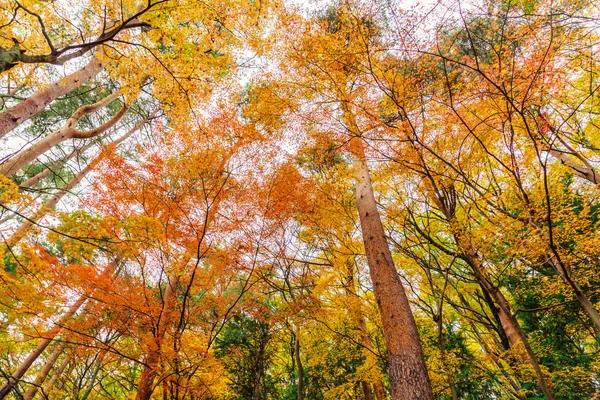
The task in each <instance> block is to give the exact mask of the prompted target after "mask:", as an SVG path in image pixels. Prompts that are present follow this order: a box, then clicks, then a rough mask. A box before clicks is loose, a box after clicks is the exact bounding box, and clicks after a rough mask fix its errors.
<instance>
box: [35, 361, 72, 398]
mask: <svg viewBox="0 0 600 400" xmlns="http://www.w3.org/2000/svg"><path fill="white" fill-rule="evenodd" d="M72 358H73V355H72V353H71V354H69V355H67V356H66V357H65V358H64V360H63V361H62V362H61V363H60V365H59V366H58V368H57V369H56V371H54V374H52V378H50V380H49V381H48V383H46V385H44V386H43V387H42V395H41V398H42V399H49V398H50V396H49V395H48V394H49V392H50V390H52V388H53V387H54V385H55V384H56V381H58V378H60V376H61V375H62V373H63V372H64V370H65V368H67V365H69V362H70V361H71V359H72Z"/></svg>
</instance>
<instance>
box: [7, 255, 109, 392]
mask: <svg viewBox="0 0 600 400" xmlns="http://www.w3.org/2000/svg"><path fill="white" fill-rule="evenodd" d="M116 264H117V262H113V263H111V264H110V265H108V266H107V267H106V268H105V269H104V271H102V274H101V275H102V276H106V275H109V274H112V273H114V270H115V269H116V266H117V265H116ZM87 299H88V296H87V295H85V294H82V295H81V296H79V298H78V299H77V300H76V301H75V303H73V304H72V305H71V307H69V309H68V310H67V312H66V313H65V314H63V316H62V317H61V318H60V320H59V321H58V322H57V323H56V326H55V327H54V328H52V329H50V330H49V331H47V332H45V333H43V334H42V335H41V336H42V341H41V342H40V343H38V345H37V346H36V348H35V349H34V350H33V351H32V352H31V353H29V355H28V356H27V357H26V358H25V360H24V361H23V362H22V363H21V365H19V367H18V368H17V369H16V370H15V372H13V374H12V375H11V376H10V377H8V379H7V382H6V383H5V384H4V385H3V386H2V387H0V399H4V398H5V397H6V396H7V395H8V394H9V393H10V392H11V391H12V389H13V388H14V387H15V385H16V384H17V383H18V382H19V381H20V380H21V378H22V377H23V375H25V373H26V372H27V371H28V370H29V368H30V367H31V365H33V363H34V362H35V361H36V360H37V359H38V357H39V356H40V355H41V354H42V353H43V352H44V350H46V348H47V347H48V346H49V345H50V344H51V343H52V342H53V341H54V339H55V338H56V337H57V336H58V335H59V334H61V333H62V332H63V330H64V326H65V325H66V324H67V322H68V321H69V320H70V319H71V317H73V315H75V313H76V312H77V311H78V310H79V308H80V307H81V305H82V304H83V303H85V301H86V300H87Z"/></svg>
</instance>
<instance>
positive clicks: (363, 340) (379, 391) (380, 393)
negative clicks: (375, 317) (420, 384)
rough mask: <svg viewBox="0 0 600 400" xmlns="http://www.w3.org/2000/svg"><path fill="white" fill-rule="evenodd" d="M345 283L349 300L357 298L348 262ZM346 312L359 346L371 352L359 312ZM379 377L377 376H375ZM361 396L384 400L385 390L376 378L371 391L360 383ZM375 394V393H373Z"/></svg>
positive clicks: (366, 383)
mask: <svg viewBox="0 0 600 400" xmlns="http://www.w3.org/2000/svg"><path fill="white" fill-rule="evenodd" d="M347 273H348V276H347V282H346V286H345V289H346V293H347V294H348V296H350V297H351V298H355V297H358V294H357V292H356V287H355V280H354V264H353V263H352V262H349V263H348V265H347ZM348 312H349V313H350V315H351V318H352V319H353V323H354V325H355V326H356V327H357V328H358V330H359V332H360V344H361V346H362V347H363V348H365V349H367V351H370V352H373V341H372V340H371V336H369V331H368V330H367V323H366V322H365V318H364V316H363V314H362V312H361V311H360V310H358V312H357V311H356V310H353V309H348ZM377 375H379V374H377ZM360 384H361V387H362V391H363V394H364V396H365V400H372V399H373V394H375V399H377V400H385V390H384V389H383V384H382V383H381V379H379V378H376V379H375V381H374V382H373V389H374V390H372V389H371V384H370V383H369V382H368V381H361V382H360ZM373 392H375V393H373Z"/></svg>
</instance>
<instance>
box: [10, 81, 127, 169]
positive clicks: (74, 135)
mask: <svg viewBox="0 0 600 400" xmlns="http://www.w3.org/2000/svg"><path fill="white" fill-rule="evenodd" d="M118 96H119V95H118V94H117V93H115V94H111V95H110V96H107V97H105V98H104V99H102V100H100V101H98V102H96V103H94V104H90V105H85V106H83V107H80V108H79V109H77V110H76V111H75V112H74V113H73V115H72V116H71V118H69V119H68V120H67V122H66V124H65V125H64V126H63V127H62V128H60V129H59V130H57V131H54V132H52V133H51V134H49V135H48V136H46V137H45V138H43V139H40V140H38V141H37V142H36V143H34V144H33V145H31V146H29V147H28V148H27V149H25V150H23V151H20V152H18V153H17V154H15V155H14V156H12V157H11V158H9V159H8V160H6V161H5V162H3V163H2V164H0V174H3V175H6V176H11V175H13V174H15V173H16V172H18V171H19V170H20V169H21V168H23V167H24V166H25V165H27V164H29V163H30V162H32V161H33V160H35V159H36V158H37V157H39V156H41V155H42V154H44V153H45V152H46V151H48V150H50V149H51V148H52V147H54V146H56V145H57V144H59V143H62V142H64V141H65V140H68V139H89V138H93V137H96V136H98V135H100V134H102V133H104V132H106V131H107V130H108V129H110V128H112V127H113V126H114V125H115V124H116V123H117V122H118V121H119V120H120V119H121V117H122V116H123V115H124V114H125V112H126V111H127V106H126V105H123V107H121V109H120V110H119V111H118V112H117V113H116V114H115V115H114V116H113V117H112V118H111V119H110V120H108V121H107V122H105V123H104V124H102V125H100V126H99V127H97V128H95V129H91V130H89V131H86V132H82V131H80V130H78V129H77V128H76V126H77V122H79V120H80V119H81V118H82V117H83V116H85V115H87V114H89V113H91V112H94V111H96V110H99V109H100V108H102V107H104V106H106V105H108V103H110V102H111V101H113V100H115V99H116V98H117V97H118Z"/></svg>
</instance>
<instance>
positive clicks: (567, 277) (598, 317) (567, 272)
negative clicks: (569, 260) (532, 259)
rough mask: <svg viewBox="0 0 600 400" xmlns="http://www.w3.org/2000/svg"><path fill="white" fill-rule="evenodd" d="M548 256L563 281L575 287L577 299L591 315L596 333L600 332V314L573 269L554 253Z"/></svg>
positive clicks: (572, 287)
mask: <svg viewBox="0 0 600 400" xmlns="http://www.w3.org/2000/svg"><path fill="white" fill-rule="evenodd" d="M547 257H548V259H549V263H550V265H551V266H552V268H554V270H555V271H556V272H558V275H559V276H560V277H561V278H562V279H563V281H565V283H566V284H567V285H569V286H570V287H571V289H573V292H574V293H575V298H576V299H577V301H579V304H581V306H582V307H583V309H584V310H585V312H586V313H587V315H588V316H589V317H590V320H591V321H592V327H593V328H594V332H595V333H596V335H598V334H600V314H599V313H598V310H596V307H594V304H593V303H592V302H591V301H590V299H589V298H588V297H587V296H586V295H585V293H583V290H582V289H581V287H580V286H579V285H578V284H577V282H575V280H574V279H573V274H572V273H571V269H570V268H569V267H568V266H566V265H564V264H563V263H562V262H560V261H559V260H557V259H556V257H553V256H552V255H548V256H547Z"/></svg>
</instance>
